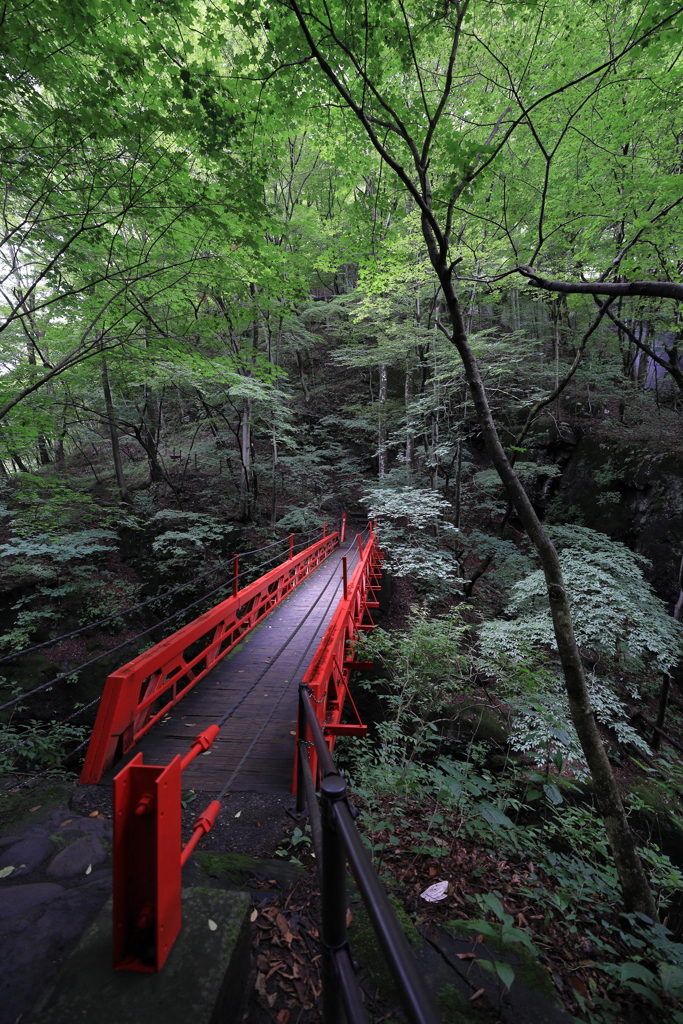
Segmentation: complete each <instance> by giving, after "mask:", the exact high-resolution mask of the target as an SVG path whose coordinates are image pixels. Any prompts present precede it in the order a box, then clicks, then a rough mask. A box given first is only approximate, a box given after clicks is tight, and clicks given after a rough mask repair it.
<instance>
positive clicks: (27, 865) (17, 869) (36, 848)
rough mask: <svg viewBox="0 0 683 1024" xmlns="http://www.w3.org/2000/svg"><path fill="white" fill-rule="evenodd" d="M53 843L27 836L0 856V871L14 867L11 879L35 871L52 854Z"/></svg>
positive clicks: (42, 837) (43, 837)
mask: <svg viewBox="0 0 683 1024" xmlns="http://www.w3.org/2000/svg"><path fill="white" fill-rule="evenodd" d="M54 848H55V847H54V843H53V842H52V841H51V840H50V839H48V838H47V837H46V836H29V837H28V838H27V839H21V840H20V841H19V842H18V843H14V844H13V845H12V846H10V847H9V849H7V848H6V849H5V850H4V851H3V853H2V854H1V855H0V870H2V869H3V868H8V867H12V866H13V867H14V871H13V872H12V876H11V877H12V878H13V879H14V878H19V876H20V875H28V874H30V873H31V872H32V871H35V869H36V868H37V867H39V866H40V865H41V864H42V863H43V861H44V860H47V858H48V857H49V856H50V854H51V853H53V852H54Z"/></svg>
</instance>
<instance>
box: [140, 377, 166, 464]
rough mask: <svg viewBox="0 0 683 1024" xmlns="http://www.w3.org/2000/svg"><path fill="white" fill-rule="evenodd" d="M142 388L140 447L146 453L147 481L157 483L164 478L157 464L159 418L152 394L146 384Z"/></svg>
mask: <svg viewBox="0 0 683 1024" xmlns="http://www.w3.org/2000/svg"><path fill="white" fill-rule="evenodd" d="M144 389H145V390H144V405H143V407H142V424H141V430H140V439H141V441H142V447H143V448H144V449H145V452H146V453H147V462H148V464H149V481H150V483H158V482H159V481H160V480H163V479H164V473H163V470H162V468H161V466H160V465H159V455H158V451H157V421H158V418H159V410H158V409H157V405H156V402H155V401H154V396H153V395H152V392H151V390H150V388H149V386H148V385H147V384H145V385H144Z"/></svg>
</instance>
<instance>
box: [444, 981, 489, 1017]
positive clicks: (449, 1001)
mask: <svg viewBox="0 0 683 1024" xmlns="http://www.w3.org/2000/svg"><path fill="white" fill-rule="evenodd" d="M436 1004H437V1006H438V1008H439V1013H440V1014H441V1017H442V1019H443V1022H444V1024H481V1019H482V1015H481V1013H477V1012H476V1011H474V1010H472V1007H471V1005H470V1003H469V1002H468V1001H467V999H466V998H465V996H464V995H463V994H462V992H461V991H460V989H459V988H457V987H456V986H455V985H444V986H443V988H441V989H440V990H439V992H438V994H437V997H436Z"/></svg>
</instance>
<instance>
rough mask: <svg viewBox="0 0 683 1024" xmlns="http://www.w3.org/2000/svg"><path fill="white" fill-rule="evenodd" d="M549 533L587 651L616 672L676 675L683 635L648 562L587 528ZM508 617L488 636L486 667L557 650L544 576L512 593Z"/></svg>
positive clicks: (486, 628) (485, 631) (487, 628)
mask: <svg viewBox="0 0 683 1024" xmlns="http://www.w3.org/2000/svg"><path fill="white" fill-rule="evenodd" d="M549 532H550V533H551V535H552V537H553V539H554V541H555V542H556V544H557V547H558V549H559V558H560V564H561V566H562V571H563V575H564V577H565V581H566V587H567V594H568V596H569V600H570V606H571V611H572V618H573V622H574V631H575V633H576V637H577V640H578V642H579V644H580V645H581V647H583V648H585V649H586V650H588V651H590V652H594V654H595V655H596V656H599V655H603V656H605V657H607V658H608V659H610V660H611V661H613V662H614V663H616V664H620V663H623V662H624V661H625V660H631V661H634V660H635V661H636V663H641V664H642V663H643V662H647V663H650V664H652V666H653V667H654V668H655V669H656V670H657V671H660V672H668V671H670V669H671V667H672V666H673V665H675V664H676V663H677V661H678V660H679V658H680V657H681V654H683V633H682V631H681V626H680V624H679V623H677V622H675V621H674V620H673V619H672V618H671V616H669V615H668V614H667V612H666V609H665V607H664V603H663V602H662V601H661V600H660V599H659V598H657V597H655V596H654V594H653V593H652V591H651V589H650V587H649V586H648V585H647V583H646V582H645V580H644V579H643V574H642V568H641V567H642V565H643V564H644V562H645V560H644V559H643V558H642V556H640V555H636V554H634V553H633V552H632V551H630V550H629V549H628V548H627V547H625V545H623V544H620V543H618V542H616V541H612V540H610V539H609V538H608V537H606V536H605V535H604V534H599V533H596V532H595V531H594V530H589V529H587V528H586V527H580V526H571V527H570V526H565V527H558V526H554V527H552V529H551V530H550V531H549ZM506 612H507V615H508V616H509V618H508V619H505V620H504V619H498V620H495V621H492V622H488V623H485V624H484V625H483V626H482V628H481V631H480V639H481V648H482V656H483V657H484V658H485V659H487V660H490V661H492V662H493V661H495V660H499V659H501V658H511V659H513V660H517V661H521V660H523V659H524V658H525V657H526V656H527V655H528V653H529V651H530V650H532V649H543V648H546V649H547V648H550V649H555V637H554V632H553V626H552V621H551V618H550V609H549V606H548V598H547V592H546V586H545V579H544V577H543V573H542V571H541V570H540V569H539V570H537V571H536V572H533V573H531V574H530V575H529V576H527V577H526V578H525V579H523V580H521V581H520V582H518V583H516V584H515V585H514V586H513V587H512V598H511V600H510V602H509V604H508V606H507V609H506Z"/></svg>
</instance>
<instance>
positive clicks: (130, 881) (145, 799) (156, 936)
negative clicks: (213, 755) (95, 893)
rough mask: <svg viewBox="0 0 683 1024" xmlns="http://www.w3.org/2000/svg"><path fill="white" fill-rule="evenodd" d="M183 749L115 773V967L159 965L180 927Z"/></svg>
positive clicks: (145, 968)
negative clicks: (160, 762)
mask: <svg viewBox="0 0 683 1024" xmlns="http://www.w3.org/2000/svg"><path fill="white" fill-rule="evenodd" d="M180 771H181V769H180V755H178V756H177V757H174V758H173V760H172V761H171V763H170V764H169V765H168V766H167V767H166V768H160V767H158V766H156V765H145V764H143V763H142V754H137V755H136V756H135V757H134V758H133V760H132V761H130V762H129V764H127V765H126V767H125V768H124V769H123V770H122V771H120V772H119V773H118V775H116V776H115V778H114V967H115V968H116V969H117V970H127V971H145V972H155V971H158V970H160V969H161V967H162V965H163V963H164V961H165V960H166V957H167V956H168V954H169V952H170V951H171V946H172V945H173V942H174V941H175V938H176V936H177V934H178V932H179V931H180V925H181V901H180V892H181V889H180V807H181V802H180V797H181V787H180Z"/></svg>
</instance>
